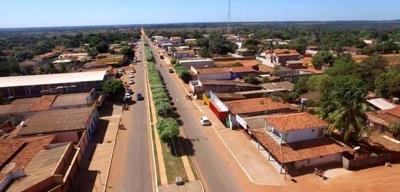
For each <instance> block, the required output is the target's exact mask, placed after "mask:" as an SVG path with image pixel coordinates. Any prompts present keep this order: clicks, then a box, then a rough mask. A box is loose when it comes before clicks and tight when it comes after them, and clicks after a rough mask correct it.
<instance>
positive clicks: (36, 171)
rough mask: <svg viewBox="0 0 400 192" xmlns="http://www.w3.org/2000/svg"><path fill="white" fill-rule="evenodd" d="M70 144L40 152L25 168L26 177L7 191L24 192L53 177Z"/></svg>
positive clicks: (15, 182)
mask: <svg viewBox="0 0 400 192" xmlns="http://www.w3.org/2000/svg"><path fill="white" fill-rule="evenodd" d="M69 147H70V144H63V145H61V146H56V147H53V148H50V149H42V150H40V151H38V153H37V154H35V156H34V157H33V159H32V160H31V161H30V162H29V164H28V165H27V166H26V167H25V168H24V172H25V174H26V176H25V177H21V178H19V179H16V180H15V181H14V182H13V183H12V184H11V185H10V187H9V188H8V189H7V191H10V192H12V191H15V192H17V191H24V190H27V189H29V188H31V187H33V186H34V185H36V184H37V183H39V182H41V181H43V180H45V179H47V178H49V177H52V176H53V175H54V174H55V173H56V171H57V168H58V167H59V161H60V159H62V158H63V157H64V153H65V152H66V150H67V149H68V148H69Z"/></svg>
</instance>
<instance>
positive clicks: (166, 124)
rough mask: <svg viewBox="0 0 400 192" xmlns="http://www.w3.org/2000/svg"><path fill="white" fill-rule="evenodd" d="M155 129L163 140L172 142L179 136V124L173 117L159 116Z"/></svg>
mask: <svg viewBox="0 0 400 192" xmlns="http://www.w3.org/2000/svg"><path fill="white" fill-rule="evenodd" d="M156 127H157V130H158V133H159V134H160V138H161V140H162V141H163V142H165V143H167V142H173V141H175V140H176V139H177V138H178V136H179V125H178V122H177V121H176V120H175V119H172V118H166V119H165V118H161V119H159V120H158V121H157V125H156Z"/></svg>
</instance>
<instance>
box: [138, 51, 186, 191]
mask: <svg viewBox="0 0 400 192" xmlns="http://www.w3.org/2000/svg"><path fill="white" fill-rule="evenodd" d="M145 54H146V60H147V70H148V71H147V72H148V76H149V78H148V80H149V83H150V88H151V93H152V94H151V95H152V98H151V99H152V100H153V103H154V105H155V106H154V109H155V111H156V114H157V126H152V131H157V132H158V134H159V135H160V139H161V141H162V142H161V148H162V153H163V158H164V164H165V169H166V175H167V180H168V183H169V184H172V183H175V178H176V177H182V178H183V179H184V180H187V176H186V171H185V168H184V166H183V162H182V159H181V157H180V156H177V155H175V154H176V153H174V151H173V148H174V142H175V139H176V138H177V136H179V129H178V126H177V124H175V122H176V120H175V119H173V117H171V116H170V115H169V114H172V113H173V110H172V106H171V104H170V101H169V97H168V91H167V89H166V87H165V85H164V84H163V83H162V77H161V75H160V73H159V71H158V70H157V68H156V64H155V63H154V57H153V54H152V53H151V50H150V48H149V47H148V46H145ZM153 133H154V132H153ZM157 173H158V172H157Z"/></svg>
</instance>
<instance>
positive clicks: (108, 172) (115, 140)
mask: <svg viewBox="0 0 400 192" xmlns="http://www.w3.org/2000/svg"><path fill="white" fill-rule="evenodd" d="M123 113H124V110H122V111H121V114H120V115H119V118H118V127H117V132H116V134H115V138H114V144H113V147H112V150H111V156H110V163H109V164H108V170H107V177H106V178H107V179H106V181H105V183H106V184H105V186H104V189H103V191H104V192H105V191H107V185H108V179H109V176H110V171H111V164H112V162H113V159H114V158H113V157H114V150H115V146H116V145H117V137H118V133H119V125H120V124H121V117H122V114H123Z"/></svg>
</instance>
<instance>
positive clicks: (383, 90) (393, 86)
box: [375, 71, 400, 98]
mask: <svg viewBox="0 0 400 192" xmlns="http://www.w3.org/2000/svg"><path fill="white" fill-rule="evenodd" d="M375 89H376V93H377V94H378V96H381V97H384V98H390V97H393V96H395V97H399V96H400V71H389V72H387V73H382V74H380V75H379V76H378V77H377V78H376V80H375Z"/></svg>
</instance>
